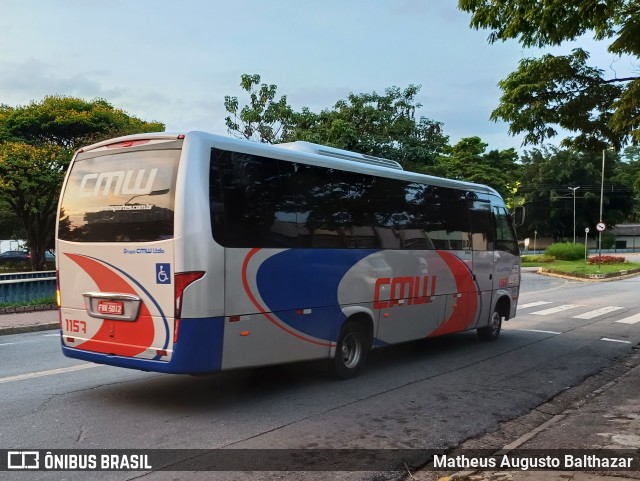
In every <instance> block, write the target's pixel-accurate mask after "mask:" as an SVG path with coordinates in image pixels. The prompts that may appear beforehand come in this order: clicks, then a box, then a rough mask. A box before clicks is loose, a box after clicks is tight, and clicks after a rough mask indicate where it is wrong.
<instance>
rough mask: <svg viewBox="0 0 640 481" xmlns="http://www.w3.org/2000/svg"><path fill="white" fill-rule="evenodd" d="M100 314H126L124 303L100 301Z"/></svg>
mask: <svg viewBox="0 0 640 481" xmlns="http://www.w3.org/2000/svg"><path fill="white" fill-rule="evenodd" d="M98 312H99V313H100V314H115V315H117V316H121V315H122V314H124V302H122V301H98Z"/></svg>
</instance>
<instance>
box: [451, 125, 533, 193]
mask: <svg viewBox="0 0 640 481" xmlns="http://www.w3.org/2000/svg"><path fill="white" fill-rule="evenodd" d="M487 146H488V144H486V143H484V142H482V140H481V139H480V137H468V138H464V139H461V140H460V141H459V142H458V143H457V144H456V145H454V146H453V147H449V148H448V149H447V151H446V152H447V153H446V155H443V156H441V157H439V159H438V161H439V164H440V165H441V167H442V172H443V175H444V176H446V177H449V178H452V179H459V180H465V181H468V182H476V183H479V184H486V185H489V186H491V187H493V188H494V189H496V190H497V191H498V193H500V195H501V196H502V197H504V198H505V199H507V200H508V198H509V197H511V196H512V195H513V192H514V189H515V188H516V187H517V184H516V179H518V178H519V171H520V166H519V165H518V164H517V163H516V162H517V160H518V153H517V152H516V151H515V149H507V150H502V151H498V150H492V151H490V152H486V149H487Z"/></svg>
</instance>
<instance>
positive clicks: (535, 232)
mask: <svg viewBox="0 0 640 481" xmlns="http://www.w3.org/2000/svg"><path fill="white" fill-rule="evenodd" d="M537 239H538V231H537V230H534V231H533V253H534V254H535V253H536V240H537Z"/></svg>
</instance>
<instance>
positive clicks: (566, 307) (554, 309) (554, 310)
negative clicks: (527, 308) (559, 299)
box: [530, 304, 582, 316]
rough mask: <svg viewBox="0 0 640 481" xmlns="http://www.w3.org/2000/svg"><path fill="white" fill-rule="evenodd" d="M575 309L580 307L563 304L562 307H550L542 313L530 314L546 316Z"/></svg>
mask: <svg viewBox="0 0 640 481" xmlns="http://www.w3.org/2000/svg"><path fill="white" fill-rule="evenodd" d="M576 307H582V306H581V305H580V304H565V305H563V306H557V307H551V308H549V309H544V310H542V311H536V312H531V313H530V314H534V315H536V316H548V315H549V314H555V313H557V312H562V311H568V310H569V309H575V308H576Z"/></svg>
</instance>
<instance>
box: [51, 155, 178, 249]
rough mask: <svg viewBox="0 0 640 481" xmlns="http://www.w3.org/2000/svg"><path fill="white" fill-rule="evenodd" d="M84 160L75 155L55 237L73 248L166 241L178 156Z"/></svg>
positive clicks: (170, 228)
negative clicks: (82, 244)
mask: <svg viewBox="0 0 640 481" xmlns="http://www.w3.org/2000/svg"><path fill="white" fill-rule="evenodd" d="M100 153H102V152H100ZM90 154H91V153H90V152H89V153H88V155H87V154H80V155H79V156H78V158H77V159H76V161H75V162H74V164H73V167H72V170H71V172H70V174H69V179H68V181H67V185H66V188H65V191H64V193H63V197H62V204H61V210H60V217H59V218H60V223H59V225H58V237H59V238H60V239H62V240H67V241H77V242H145V241H146V242H148V241H157V240H163V239H170V238H172V237H173V212H174V196H175V183H176V172H177V169H178V161H179V159H180V150H176V149H171V150H167V149H163V150H160V149H151V150H137V149H136V150H134V151H126V152H123V153H113V154H111V153H109V154H106V155H99V154H98V155H95V154H94V155H90Z"/></svg>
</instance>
